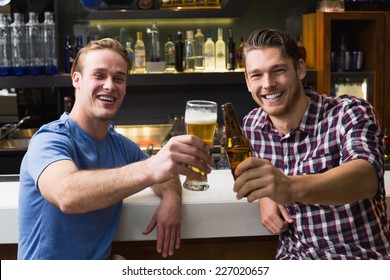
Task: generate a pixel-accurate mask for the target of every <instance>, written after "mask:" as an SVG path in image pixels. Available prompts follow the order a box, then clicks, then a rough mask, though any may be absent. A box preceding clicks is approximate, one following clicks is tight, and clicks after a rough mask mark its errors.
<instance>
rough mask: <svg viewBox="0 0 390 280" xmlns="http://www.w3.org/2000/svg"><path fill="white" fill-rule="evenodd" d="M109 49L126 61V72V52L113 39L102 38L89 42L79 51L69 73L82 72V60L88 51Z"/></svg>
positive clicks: (127, 59)
mask: <svg viewBox="0 0 390 280" xmlns="http://www.w3.org/2000/svg"><path fill="white" fill-rule="evenodd" d="M104 49H109V50H112V51H114V52H116V53H118V54H119V55H120V56H121V57H123V59H124V60H125V61H126V64H127V70H128V69H129V68H130V59H129V54H128V53H127V50H126V49H125V48H124V47H123V46H122V45H121V43H119V42H118V41H117V40H115V39H111V38H104V39H100V40H96V41H91V42H89V43H88V44H87V45H85V46H84V47H83V48H81V49H80V50H79V52H78V53H77V56H76V58H75V59H74V61H73V65H72V69H71V71H70V72H71V73H72V74H73V72H82V70H83V66H84V65H83V62H84V61H83V58H84V56H85V55H86V54H87V53H88V52H89V51H95V50H104Z"/></svg>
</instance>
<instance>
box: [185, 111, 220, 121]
mask: <svg viewBox="0 0 390 280" xmlns="http://www.w3.org/2000/svg"><path fill="white" fill-rule="evenodd" d="M184 121H185V123H191V124H210V123H215V122H216V121H217V114H216V113H211V112H209V111H197V110H187V111H186V113H185V117H184Z"/></svg>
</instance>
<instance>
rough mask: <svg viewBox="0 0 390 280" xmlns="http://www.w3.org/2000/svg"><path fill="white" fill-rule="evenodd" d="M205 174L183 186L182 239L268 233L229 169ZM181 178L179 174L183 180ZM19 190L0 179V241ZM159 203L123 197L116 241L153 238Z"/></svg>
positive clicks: (14, 236)
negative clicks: (199, 182) (203, 187)
mask: <svg viewBox="0 0 390 280" xmlns="http://www.w3.org/2000/svg"><path fill="white" fill-rule="evenodd" d="M208 177H209V184H210V188H209V189H208V190H207V191H202V192H195V191H189V190H185V189H183V208H182V238H183V239H195V238H216V237H237V236H259V235H269V233H268V231H267V230H266V229H265V228H264V227H263V226H262V225H261V223H260V214H259V207H258V204H257V203H256V202H254V203H248V202H247V201H246V199H242V200H237V199H236V198H235V193H234V192H233V177H232V176H231V173H230V170H213V171H212V172H211V174H210V175H209V176H208ZM184 179H185V178H184V177H181V180H182V182H183V181H184ZM0 180H1V176H0ZM385 185H386V194H387V196H386V201H387V204H388V205H390V172H389V171H387V172H386V174H385ZM18 191H19V182H0V224H1V230H0V244H16V243H17V242H18V224H17V223H18ZM158 205H159V198H158V197H157V196H156V195H154V193H153V191H152V190H151V189H149V188H148V189H145V190H144V191H142V192H139V193H137V194H135V195H133V196H131V197H128V198H126V199H125V200H124V206H123V211H122V217H121V221H120V226H119V229H118V232H117V235H116V238H115V240H116V241H137V240H155V238H156V234H155V231H153V232H152V233H151V234H149V235H146V236H145V235H143V234H142V231H143V230H144V229H145V228H146V226H147V224H148V223H149V221H150V219H151V217H152V215H153V214H154V212H155V209H156V208H157V206H158ZM389 208H390V207H388V209H387V213H388V216H389V217H390V209H389Z"/></svg>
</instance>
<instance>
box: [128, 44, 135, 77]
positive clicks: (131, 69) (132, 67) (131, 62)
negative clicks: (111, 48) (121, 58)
mask: <svg viewBox="0 0 390 280" xmlns="http://www.w3.org/2000/svg"><path fill="white" fill-rule="evenodd" d="M126 50H127V54H128V56H129V60H130V65H129V71H128V73H129V74H130V73H131V72H132V71H133V70H134V50H133V48H132V47H131V42H128V41H127V42H126Z"/></svg>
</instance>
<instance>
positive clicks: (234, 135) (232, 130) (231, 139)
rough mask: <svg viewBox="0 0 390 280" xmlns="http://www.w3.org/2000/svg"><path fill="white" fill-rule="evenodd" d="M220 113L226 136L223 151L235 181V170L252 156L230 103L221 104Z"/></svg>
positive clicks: (247, 141)
mask: <svg viewBox="0 0 390 280" xmlns="http://www.w3.org/2000/svg"><path fill="white" fill-rule="evenodd" d="M222 113H223V121H224V125H225V134H226V142H225V150H226V153H227V156H228V159H229V165H230V169H231V171H232V175H233V177H234V180H236V179H237V176H236V175H235V170H236V168H237V166H238V165H239V164H240V163H241V162H242V161H244V160H245V159H246V158H248V157H251V156H252V152H251V147H250V143H249V140H248V139H247V138H246V137H245V136H244V134H243V133H242V131H241V126H240V124H239V122H238V120H237V117H236V114H235V112H234V109H233V105H232V103H230V102H228V103H225V104H223V105H222Z"/></svg>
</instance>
